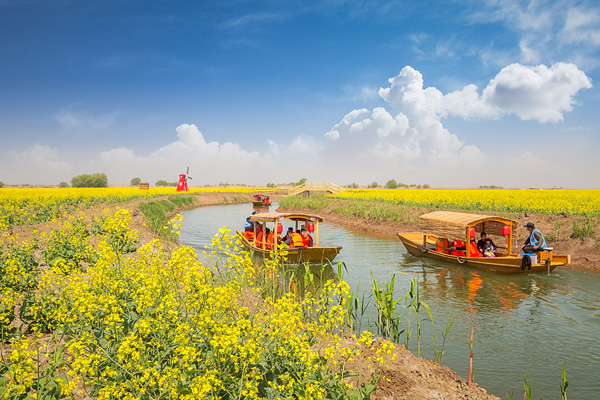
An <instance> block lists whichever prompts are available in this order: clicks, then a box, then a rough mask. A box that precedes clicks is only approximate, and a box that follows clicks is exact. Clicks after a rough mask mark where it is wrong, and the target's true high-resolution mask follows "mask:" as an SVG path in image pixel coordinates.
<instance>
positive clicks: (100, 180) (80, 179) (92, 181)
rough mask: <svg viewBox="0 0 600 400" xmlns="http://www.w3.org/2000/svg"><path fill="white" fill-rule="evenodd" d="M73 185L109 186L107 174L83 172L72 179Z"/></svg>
mask: <svg viewBox="0 0 600 400" xmlns="http://www.w3.org/2000/svg"><path fill="white" fill-rule="evenodd" d="M71 186H73V187H74V188H76V187H79V188H81V187H108V178H107V177H106V174H100V173H96V174H91V175H89V174H82V175H77V176H74V177H73V178H72V179H71Z"/></svg>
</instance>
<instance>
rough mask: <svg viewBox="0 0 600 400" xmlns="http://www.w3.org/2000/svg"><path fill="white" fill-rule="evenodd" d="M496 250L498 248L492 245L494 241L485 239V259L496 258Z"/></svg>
mask: <svg viewBox="0 0 600 400" xmlns="http://www.w3.org/2000/svg"><path fill="white" fill-rule="evenodd" d="M494 250H496V246H494V244H493V243H492V239H489V238H488V239H485V246H484V247H483V251H482V253H483V256H484V257H496V254H494Z"/></svg>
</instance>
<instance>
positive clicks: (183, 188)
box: [177, 167, 192, 192]
mask: <svg viewBox="0 0 600 400" xmlns="http://www.w3.org/2000/svg"><path fill="white" fill-rule="evenodd" d="M189 173H190V167H187V172H186V173H185V174H179V182H178V183H177V191H178V192H187V191H188V184H187V180H188V179H192V177H191V176H189V175H188V174H189Z"/></svg>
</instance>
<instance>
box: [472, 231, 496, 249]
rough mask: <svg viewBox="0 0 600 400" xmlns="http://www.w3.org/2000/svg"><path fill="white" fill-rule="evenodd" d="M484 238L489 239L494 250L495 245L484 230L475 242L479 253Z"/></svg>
mask: <svg viewBox="0 0 600 400" xmlns="http://www.w3.org/2000/svg"><path fill="white" fill-rule="evenodd" d="M486 240H489V241H490V243H491V244H492V247H493V248H494V250H496V245H495V244H494V242H493V241H492V239H490V238H488V237H487V235H486V233H485V232H481V238H480V239H479V241H478V242H477V248H478V249H479V251H480V252H481V253H483V249H484V248H485V242H486Z"/></svg>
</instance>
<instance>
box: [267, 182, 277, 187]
mask: <svg viewBox="0 0 600 400" xmlns="http://www.w3.org/2000/svg"><path fill="white" fill-rule="evenodd" d="M267 187H268V188H274V187H275V184H274V183H270V182H269V183H267Z"/></svg>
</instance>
